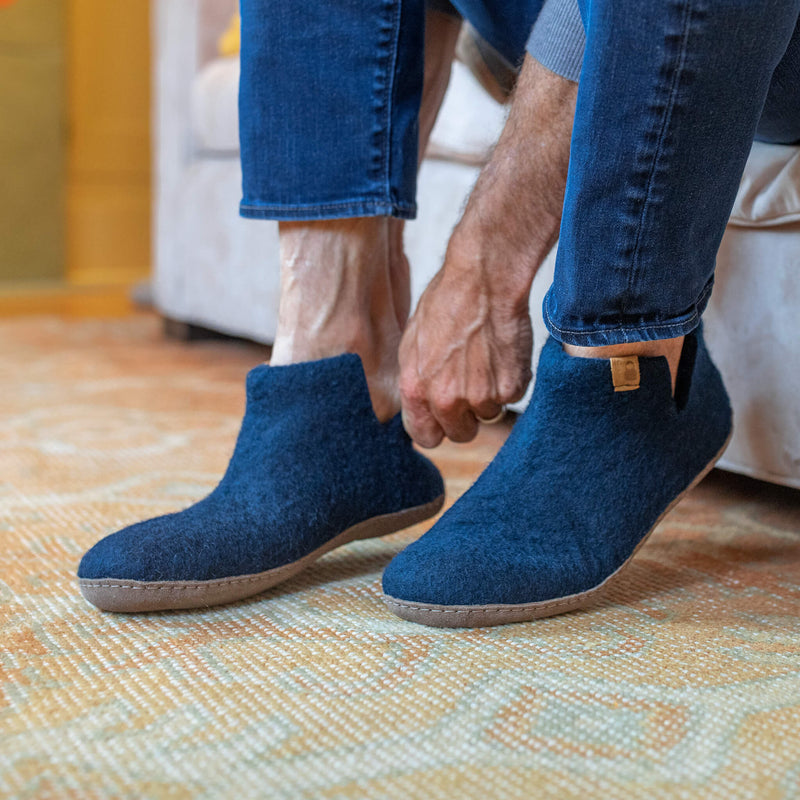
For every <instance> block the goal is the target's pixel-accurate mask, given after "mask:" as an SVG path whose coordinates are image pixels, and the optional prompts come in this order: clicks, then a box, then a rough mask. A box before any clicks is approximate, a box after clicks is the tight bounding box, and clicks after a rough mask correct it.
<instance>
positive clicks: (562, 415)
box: [383, 330, 731, 627]
mask: <svg viewBox="0 0 800 800" xmlns="http://www.w3.org/2000/svg"><path fill="white" fill-rule="evenodd" d="M730 433H731V409H730V405H729V403H728V396H727V393H726V391H725V387H724V386H723V383H722V379H721V378H720V375H719V373H718V372H717V369H716V367H715V366H714V365H713V363H712V362H711V359H710V358H709V355H708V352H707V351H706V348H705V345H704V343H703V339H702V333H701V332H700V331H699V330H698V331H695V332H694V333H692V334H690V335H688V336H687V337H686V339H685V344H684V348H683V354H682V356H681V362H680V366H679V369H678V379H677V386H676V392H675V396H674V397H673V396H672V390H671V380H670V374H669V368H668V366H667V360H666V359H665V358H660V357H659V358H644V357H638V358H637V357H635V356H634V357H629V358H613V359H587V358H573V357H571V356H569V355H567V354H566V353H565V352H564V351H563V349H562V347H561V344H560V343H559V342H557V341H556V340H554V339H550V340H549V341H548V342H547V344H546V345H545V347H544V349H543V350H542V355H541V358H540V361H539V370H538V372H537V375H536V386H535V388H534V394H533V399H532V401H531V404H530V406H529V408H528V409H527V410H526V411H525V413H524V414H523V415H522V417H521V418H520V419H519V420H517V423H516V425H515V426H514V429H513V431H512V433H511V435H510V436H509V438H508V441H507V442H506V444H505V445H504V446H503V448H502V449H501V450H500V452H499V453H498V455H497V457H496V458H495V460H494V461H493V462H492V463H491V464H490V465H489V467H487V469H486V470H485V471H484V472H483V474H482V475H481V476H480V477H479V478H478V480H477V481H476V483H475V484H474V485H473V486H472V488H471V489H470V490H469V491H468V492H466V494H464V496H463V497H462V498H461V499H460V500H458V502H456V503H455V505H454V506H453V507H452V508H451V509H450V510H449V511H448V512H447V513H446V514H445V515H444V516H443V517H442V518H441V519H440V520H439V521H438V522H437V523H436V524H435V525H434V526H433V528H431V530H430V531H428V532H427V533H426V534H424V535H423V536H422V537H421V538H420V539H419V540H417V541H416V542H415V543H414V544H412V545H410V546H409V547H408V548H406V549H405V550H403V551H402V552H401V553H399V554H398V555H397V556H395V558H394V560H393V561H392V562H391V563H390V564H389V566H388V567H387V568H386V570H385V572H384V577H383V590H384V593H385V600H386V602H387V604H388V606H389V608H390V609H391V610H392V611H394V612H395V613H396V614H397V615H398V616H400V617H403V618H404V619H408V620H412V621H414V622H421V623H424V624H427V625H436V626H442V627H477V626H483V625H499V624H503V623H506V622H522V621H525V620H532V619H536V618H539V617H546V616H551V615H554V614H560V613H562V612H565V611H571V610H573V609H577V608H581V607H584V606H586V605H588V604H590V603H591V602H593V601H594V600H596V599H597V598H598V596H599V595H600V594H601V592H602V590H603V589H604V588H605V587H606V586H607V585H608V582H609V581H611V580H612V579H614V578H615V577H616V576H618V575H619V573H620V571H621V570H622V569H623V567H624V566H625V565H626V564H627V563H628V562H629V561H630V559H631V558H632V556H633V555H634V553H635V552H636V551H637V549H638V548H639V547H640V546H641V545H642V544H643V542H644V541H645V540H646V539H647V537H648V535H649V534H650V532H651V531H652V530H653V528H654V527H655V526H656V525H657V524H658V522H659V521H660V520H661V518H662V517H663V516H664V515H665V514H666V513H667V512H668V511H669V510H670V509H671V508H672V506H673V505H675V503H677V502H678V500H679V499H680V498H681V497H682V496H683V494H685V492H686V491H687V490H688V489H690V488H691V487H692V486H693V485H694V484H695V483H697V482H698V481H699V480H700V479H701V478H702V477H703V476H704V475H705V474H706V473H707V472H708V471H709V470H710V469H711V467H712V466H713V465H714V463H715V462H716V460H717V459H718V458H719V457H720V455H721V454H722V452H723V450H724V449H725V446H726V444H727V442H728V439H729V437H730Z"/></svg>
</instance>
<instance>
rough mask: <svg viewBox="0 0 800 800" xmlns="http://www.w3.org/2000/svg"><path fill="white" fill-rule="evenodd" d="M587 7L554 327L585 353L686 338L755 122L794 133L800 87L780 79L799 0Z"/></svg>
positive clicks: (618, 0)
mask: <svg viewBox="0 0 800 800" xmlns="http://www.w3.org/2000/svg"><path fill="white" fill-rule="evenodd" d="M579 6H580V10H581V16H582V18H583V23H584V27H585V30H586V50H585V53H584V60H583V70H582V72H581V79H580V84H579V89H578V99H577V106H576V111H575V125H574V128H573V133H572V146H571V152H570V164H569V174H568V178H567V188H566V195H565V199H564V212H563V217H562V223H561V234H560V240H559V249H558V257H557V260H556V268H555V277H554V281H553V285H552V287H551V288H550V291H549V292H548V294H547V296H546V297H545V300H544V317H545V323H546V325H547V327H548V329H549V331H550V333H551V334H552V335H553V336H554V337H555V338H557V339H559V340H560V341H562V342H566V343H569V344H575V345H587V346H592V345H608V344H618V343H623V342H631V341H643V340H649V339H666V338H671V337H675V336H681V335H683V334H685V333H688V332H689V331H690V330H692V329H694V328H695V327H696V326H697V324H698V322H699V320H700V315H701V314H702V312H703V310H704V308H705V306H706V303H707V302H708V298H709V295H710V293H711V287H712V284H713V275H714V266H715V260H716V255H717V250H718V249H719V244H720V241H721V239H722V234H723V233H724V231H725V226H726V224H727V221H728V217H729V216H730V212H731V208H732V207H733V202H734V200H735V198H736V192H737V189H738V187H739V180H740V178H741V175H742V172H743V170H744V166H745V162H746V160H747V156H748V154H749V152H750V147H751V145H752V143H753V139H754V137H755V136H756V134H757V128H758V126H759V121H761V124H762V127H763V129H765V130H766V129H767V127H774V125H775V119H776V117H781V120H780V126H779V127H781V129H782V132H784V133H789V139H788V140H790V141H791V140H792V139H795V138H797V131H798V128H800V104H798V102H797V100H798V88H797V86H796V85H795V86H793V87H791V90H790V91H786V90H781V87H780V86H779V85H774V84H773V76H775V72H776V68H777V67H778V66H779V64H780V63H781V62H782V61H784V60H786V59H788V61H790V62H793V63H796V62H797V57H798V54H800V35H797V34H796V32H795V31H796V26H797V23H798V15H800V0H765V1H764V2H759V3H750V2H746V0H735V1H734V2H731V0H670V2H665V3H655V2H653V0H579ZM782 72H783V71H782ZM782 72H781V74H782ZM771 86H773V88H774V91H773V92H772V93H771V96H772V102H771V104H770V106H769V108H768V109H766V110H767V111H768V112H769V113H768V116H767V117H763V118H762V112H764V111H765V102H766V99H767V95H768V94H770V87H771ZM792 122H793V125H792ZM792 127H794V131H792V130H791V129H792Z"/></svg>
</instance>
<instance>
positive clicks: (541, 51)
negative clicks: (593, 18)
mask: <svg viewBox="0 0 800 800" xmlns="http://www.w3.org/2000/svg"><path fill="white" fill-rule="evenodd" d="M585 44H586V34H585V33H584V30H583V20H582V19H581V14H580V9H579V8H578V2H577V0H545V4H544V6H543V7H542V10H541V12H540V13H539V16H538V17H537V19H536V24H535V25H534V26H533V31H532V32H531V36H530V39H528V52H529V53H530V54H531V55H532V56H533V57H534V58H535V59H536V60H537V61H538V62H539V63H540V64H542V65H544V66H545V67H547V69H549V70H551V71H552V72H555V73H556V74H558V75H561V76H562V77H563V78H567V79H568V80H571V81H576V82H577V81H578V79H579V78H580V74H581V65H582V64H583V48H584V45H585Z"/></svg>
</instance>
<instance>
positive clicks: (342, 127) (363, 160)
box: [239, 0, 543, 219]
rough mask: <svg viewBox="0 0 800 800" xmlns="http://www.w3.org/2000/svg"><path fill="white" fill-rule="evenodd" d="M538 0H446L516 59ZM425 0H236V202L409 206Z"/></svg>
mask: <svg viewBox="0 0 800 800" xmlns="http://www.w3.org/2000/svg"><path fill="white" fill-rule="evenodd" d="M542 2H543V0H503V3H498V2H491V1H490V0H454V2H453V5H454V6H456V8H457V9H458V11H459V12H460V13H461V14H462V15H463V16H464V17H465V18H466V19H468V20H469V21H470V22H471V23H472V24H473V25H474V26H475V28H476V29H477V30H478V31H479V32H480V33H481V35H482V36H483V37H484V39H486V40H487V41H488V42H489V43H490V44H492V45H493V46H494V47H495V49H497V50H498V51H499V52H500V53H501V54H502V55H503V57H504V58H506V60H507V61H509V62H510V63H512V64H518V63H521V61H522V58H523V56H524V53H525V43H526V41H527V38H528V35H529V33H530V30H531V27H532V26H533V22H534V20H535V19H536V16H537V14H538V13H539V9H540V8H541V5H542ZM425 7H426V3H425V0H326V2H324V3H276V2H273V0H241V14H242V52H241V65H242V70H241V80H240V84H239V138H240V149H241V161H242V175H243V191H242V194H243V197H242V201H241V203H240V207H239V210H240V213H241V215H242V216H244V217H248V218H251V219H332V218H337V217H363V216H376V215H391V216H395V217H400V218H404V219H410V218H413V217H414V216H415V215H416V210H417V206H416V181H417V178H416V175H417V157H418V154H417V150H418V129H419V104H420V98H421V95H422V79H423V66H424V56H423V53H424V45H425Z"/></svg>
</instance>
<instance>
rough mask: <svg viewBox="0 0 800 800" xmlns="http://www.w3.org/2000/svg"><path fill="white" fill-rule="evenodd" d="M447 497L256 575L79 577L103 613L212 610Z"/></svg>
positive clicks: (433, 510)
mask: <svg viewBox="0 0 800 800" xmlns="http://www.w3.org/2000/svg"><path fill="white" fill-rule="evenodd" d="M443 505H444V495H441V496H439V497H437V498H436V500H433V501H431V502H430V503H425V504H424V505H421V506H415V507H413V508H406V509H404V510H403V511H396V512H394V513H392V514H382V515H381V516H379V517H373V518H372V519H368V520H365V521H364V522H360V523H358V525H353V526H352V527H350V528H348V529H347V530H345V531H343V532H342V533H340V534H339V535H338V536H335V537H334V538H333V539H331V540H330V541H328V542H326V543H325V544H324V545H322V546H321V547H318V548H317V549H316V550H313V551H312V552H310V553H309V554H308V555H306V556H303V558H300V559H298V560H297V561H293V562H292V563H291V564H284V565H283V566H281V567H276V568H274V569H268V570H266V571H264V572H258V573H253V574H251V575H236V576H234V577H230V578H216V579H214V580H209V581H132V580H125V579H117V578H80V579H79V580H78V583H79V584H80V590H81V594H83V596H84V597H85V598H86V599H87V600H88V601H89V602H90V603H91V604H92V605H94V606H97V608H99V609H100V610H101V611H116V612H124V613H136V612H142V611H168V610H175V609H187V608H208V607H210V606H216V605H222V604H223V603H233V602H235V601H236V600H244V599H245V598H246V597H252V596H253V595H256V594H260V593H261V592H264V591H266V590H267V589H271V588H272V587H273V586H277V585H278V584H279V583H282V582H283V581H286V580H288V579H289V578H292V577H294V576H295V575H297V574H298V573H299V572H302V571H303V570H304V569H305V568H306V567H308V566H310V565H311V564H312V563H313V562H314V561H316V560H317V559H318V558H320V557H321V556H323V555H325V553H329V552H330V551H331V550H334V549H336V548H337V547H341V546H342V545H344V544H347V543H348V542H354V541H356V540H357V539H373V538H376V537H378V536H387V535H388V534H390V533H396V532H397V531H399V530H402V529H403V528H408V527H410V526H411V525H416V524H417V523H418V522H423V521H424V520H426V519H429V518H430V517H433V516H435V515H436V514H438V513H439V511H440V510H441V508H442V506H443Z"/></svg>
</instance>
